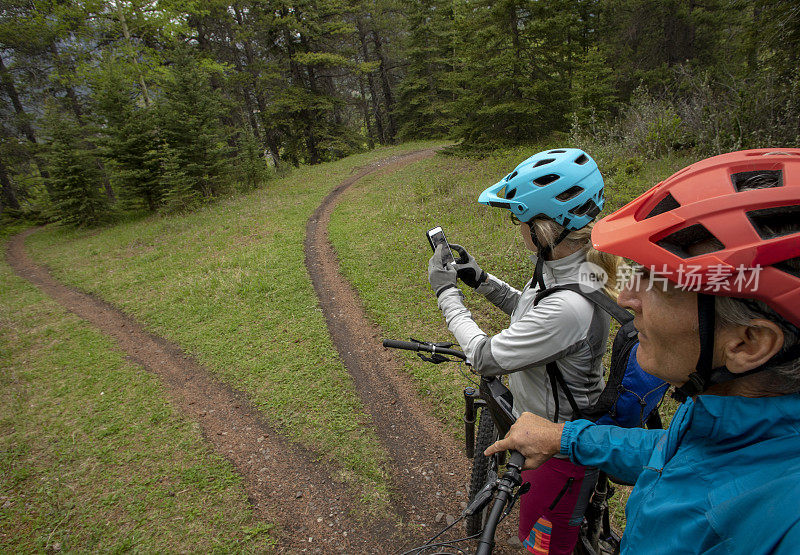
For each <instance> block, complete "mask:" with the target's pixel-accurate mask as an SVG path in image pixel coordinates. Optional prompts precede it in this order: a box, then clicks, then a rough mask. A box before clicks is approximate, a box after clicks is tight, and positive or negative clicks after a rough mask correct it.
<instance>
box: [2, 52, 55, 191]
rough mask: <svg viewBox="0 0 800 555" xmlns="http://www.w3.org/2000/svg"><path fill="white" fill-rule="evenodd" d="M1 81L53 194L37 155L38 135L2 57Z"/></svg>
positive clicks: (36, 162) (46, 185) (33, 156)
mask: <svg viewBox="0 0 800 555" xmlns="http://www.w3.org/2000/svg"><path fill="white" fill-rule="evenodd" d="M0 81H2V83H3V89H4V90H5V91H6V94H7V95H8V97H9V98H10V99H11V104H13V106H14V111H15V112H16V113H17V118H18V120H19V126H20V128H21V131H22V133H23V134H24V135H25V138H26V139H28V141H29V142H30V143H31V144H33V148H34V153H33V155H32V159H33V163H34V164H35V165H36V167H37V168H38V170H39V175H40V176H42V179H44V184H45V188H46V189H47V192H48V193H52V187H51V185H50V174H49V173H48V172H47V170H46V169H45V167H44V164H42V162H41V161H40V160H39V157H38V156H37V155H36V151H35V149H36V147H37V146H38V145H39V142H38V141H37V140H36V133H35V132H34V131H33V126H31V124H30V122H29V121H28V116H27V114H26V113H25V110H24V108H23V107H22V102H20V100H19V94H18V93H17V87H16V86H15V85H14V79H13V78H12V77H11V73H9V71H8V69H6V66H5V64H4V63H3V57H2V56H0Z"/></svg>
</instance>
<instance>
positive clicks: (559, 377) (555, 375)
mask: <svg viewBox="0 0 800 555" xmlns="http://www.w3.org/2000/svg"><path fill="white" fill-rule="evenodd" d="M545 368H546V369H547V375H548V377H549V378H550V383H551V384H552V386H553V400H554V401H555V414H554V415H553V422H555V423H556V424H558V388H559V387H560V388H561V389H563V390H564V395H566V397H567V401H568V402H569V406H570V407H571V408H572V418H573V419H575V418H583V413H582V411H581V409H580V408H578V403H577V402H576V401H575V397H573V395H572V391H570V389H569V386H568V385H567V382H566V381H565V380H564V375H563V374H562V373H561V370H559V368H558V365H556V362H555V361H552V362H548V363H547V365H546V366H545Z"/></svg>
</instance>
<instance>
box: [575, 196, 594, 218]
mask: <svg viewBox="0 0 800 555" xmlns="http://www.w3.org/2000/svg"><path fill="white" fill-rule="evenodd" d="M596 207H597V204H595V202H594V201H593V200H592V199H589V200H587V201H586V202H584V203H583V204H581V205H580V206H578V207H577V208H573V209H572V210H570V211H569V213H570V214H573V215H575V216H585V215H586V213H587V212H589V210H591V209H592V208H596ZM597 212H598V213H599V212H600V209H599V208H597ZM595 215H597V214H595Z"/></svg>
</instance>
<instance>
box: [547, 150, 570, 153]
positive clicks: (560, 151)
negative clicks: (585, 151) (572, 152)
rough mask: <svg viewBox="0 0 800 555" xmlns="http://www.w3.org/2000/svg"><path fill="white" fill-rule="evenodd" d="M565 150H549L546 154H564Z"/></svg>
mask: <svg viewBox="0 0 800 555" xmlns="http://www.w3.org/2000/svg"><path fill="white" fill-rule="evenodd" d="M565 152H566V150H551V151H550V152H548V153H547V154H564V153H565Z"/></svg>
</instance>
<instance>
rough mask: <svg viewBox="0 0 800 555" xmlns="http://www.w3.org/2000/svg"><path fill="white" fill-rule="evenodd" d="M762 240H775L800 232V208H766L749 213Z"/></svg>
mask: <svg viewBox="0 0 800 555" xmlns="http://www.w3.org/2000/svg"><path fill="white" fill-rule="evenodd" d="M747 217H748V218H750V223H752V224H753V227H754V228H755V230H756V231H757V232H758V234H759V235H760V236H761V238H762V239H774V238H775V237H783V236H784V235H791V234H793V233H798V232H800V206H780V207H778V208H764V209H763V210H752V211H750V212H748V213H747Z"/></svg>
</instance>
